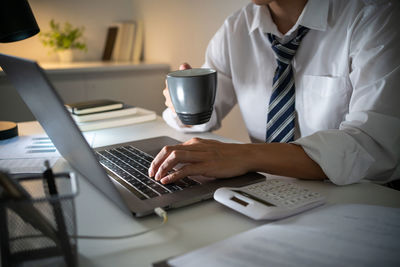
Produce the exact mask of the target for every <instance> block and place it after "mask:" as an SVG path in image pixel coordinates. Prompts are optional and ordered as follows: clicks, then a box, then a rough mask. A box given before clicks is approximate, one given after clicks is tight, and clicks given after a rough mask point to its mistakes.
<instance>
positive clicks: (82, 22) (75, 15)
mask: <svg viewBox="0 0 400 267" xmlns="http://www.w3.org/2000/svg"><path fill="white" fill-rule="evenodd" d="M249 2H250V1H249V0H218V1H215V0H202V1H198V0H113V1H109V0H68V1H64V0H29V3H30V5H31V8H32V10H33V13H34V15H35V17H36V20H37V22H38V24H39V27H40V29H41V32H45V31H48V30H49V28H50V26H49V21H50V20H51V19H54V20H56V21H57V22H60V23H64V22H66V21H68V22H70V23H71V24H73V25H74V26H83V27H84V28H85V31H84V39H85V41H86V44H87V46H88V51H87V52H86V53H85V52H78V53H77V54H76V61H78V62H88V61H90V62H98V61H101V57H102V54H103V49H104V45H105V39H106V34H107V29H108V27H109V26H110V25H112V24H113V23H115V22H118V21H124V20H142V21H143V25H144V63H145V64H151V63H154V64H166V65H168V66H169V70H175V69H177V68H178V67H179V65H180V64H181V63H182V62H188V63H190V64H191V65H192V66H193V67H199V66H201V65H202V64H203V61H204V54H205V51H206V48H207V44H208V42H209V40H210V39H211V38H212V36H213V35H214V33H215V32H216V31H217V30H218V28H219V27H220V26H221V25H222V23H223V21H224V20H225V18H226V17H228V16H229V15H230V14H232V13H233V12H234V11H236V10H238V9H240V8H241V7H243V6H245V5H246V4H247V3H249ZM49 51H50V50H49V49H48V48H46V47H44V46H43V45H42V43H41V42H40V40H39V37H38V36H37V35H36V36H34V37H32V38H29V39H26V40H23V41H20V42H15V43H6V44H0V52H1V53H5V54H10V55H15V56H20V57H25V58H29V59H33V60H37V61H39V63H40V64H42V63H43V64H45V63H49V62H57V61H58V58H57V55H56V54H55V53H49ZM162 66H164V65H162ZM159 69H160V70H159V71H154V72H153V73H152V74H149V73H147V72H146V71H142V72H139V73H135V74H132V73H129V72H126V73H124V71H121V72H120V75H122V76H116V77H114V76H113V77H111V76H110V75H111V74H109V73H108V74H107V73H106V74H107V75H108V77H110V79H111V82H110V81H104V80H102V79H104V77H107V75H105V74H104V73H103V74H102V73H100V74H101V75H99V73H96V74H94V72H90V75H89V74H86V76H85V77H84V78H82V76H79V75H82V74H80V73H79V71H78V70H76V71H73V70H72V71H69V72H68V73H66V72H65V71H64V72H62V71H60V70H59V71H56V70H52V71H51V70H49V75H50V80H51V81H52V82H53V83H54V84H55V87H56V88H57V90H60V91H61V95H62V98H63V99H64V101H65V102H68V101H75V100H79V99H80V97H81V98H82V97H83V98H88V97H89V95H93V92H94V93H95V91H93V90H92V91H91V92H92V93H88V92H90V90H91V89H96V88H95V87H99V88H100V87H101V86H100V84H109V87H111V85H112V84H114V85H112V88H109V89H108V90H112V91H114V93H118V92H119V91H118V90H116V87H118V81H119V80H120V81H122V83H121V87H124V86H126V83H128V84H131V86H132V87H135V90H131V91H130V95H132V96H133V99H135V94H137V95H140V97H138V98H137V99H141V98H142V97H145V98H146V99H147V101H148V100H149V99H150V98H154V101H153V102H152V103H151V104H149V106H148V107H147V108H151V109H153V110H156V111H157V113H158V114H160V113H161V112H162V110H163V109H164V105H163V97H162V89H163V88H164V75H165V74H166V72H167V71H168V70H165V69H163V70H161V69H162V68H159ZM86 73H87V72H86ZM135 75H137V76H140V77H141V78H140V79H139V78H138V79H139V80H137V81H135V80H133V81H131V80H129V81H128V80H127V77H130V76H135ZM146 75H147V76H146ZM151 75H157V78H156V79H154V77H152V76H151ZM145 77H148V79H145ZM74 79H75V80H76V82H74V83H73V82H71V81H72V80H74ZM132 84H133V85H132ZM138 87H140V88H138ZM80 88H81V89H82V88H84V90H89V91H88V92H86V93H84V94H82V92H79V90H80ZM148 88H152V90H151V93H150V89H148ZM0 90H1V91H0V99H1V100H0V102H1V103H0V106H1V107H0V112H1V113H0V114H1V115H0V119H2V120H4V119H9V120H14V121H22V120H29V119H34V118H32V117H29V114H28V113H29V112H27V111H23V110H24V108H26V107H24V104H23V103H22V102H21V100H19V99H18V96H16V95H15V93H14V92H13V91H12V89H9V84H7V81H6V80H5V79H4V75H1V74H0ZM73 90H78V91H73ZM106 90H107V89H106ZM141 91H148V94H145V95H144V96H142V94H143V92H141ZM63 92H64V93H63ZM99 92H101V90H100V89H99ZM99 94H100V93H99ZM121 94H122V95H124V93H123V92H122V93H121ZM105 95H106V96H107V97H112V96H113V95H112V94H105ZM122 95H121V97H122ZM79 96H80V97H79ZM116 98H118V95H116ZM11 100H12V101H11ZM4 102H5V103H4ZM10 102H12V103H14V104H12V105H11V104H10ZM132 102H134V101H132ZM15 103H16V104H15ZM141 103H143V101H141ZM130 104H137V103H130ZM16 106H17V109H18V110H17V111H16V110H15V109H16ZM216 133H217V134H221V135H223V136H226V137H229V138H233V139H238V140H240V141H248V137H247V133H246V130H245V128H244V124H243V121H242V118H241V115H240V112H239V110H238V108H237V107H235V108H234V110H233V111H232V112H231V113H230V114H229V115H228V117H227V118H226V119H225V120H224V121H223V127H222V128H221V129H220V130H218V131H216Z"/></svg>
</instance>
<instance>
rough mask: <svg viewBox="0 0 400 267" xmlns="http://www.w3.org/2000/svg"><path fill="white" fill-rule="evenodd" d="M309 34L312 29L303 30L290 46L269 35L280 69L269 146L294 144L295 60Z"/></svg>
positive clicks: (269, 122) (270, 108)
mask: <svg viewBox="0 0 400 267" xmlns="http://www.w3.org/2000/svg"><path fill="white" fill-rule="evenodd" d="M308 30H309V29H308V28H306V27H303V26H300V27H299V29H298V30H297V35H296V37H295V38H293V39H292V40H291V41H290V42H288V43H286V44H281V43H279V42H278V40H276V37H275V36H274V35H272V34H270V33H269V34H268V39H269V41H270V42H271V46H272V50H273V51H274V52H275V55H276V61H277V62H278V67H277V68H276V71H275V76H274V79H273V83H272V94H271V98H270V100H269V106H268V119H267V134H266V142H267V143H272V142H279V143H287V142H291V141H293V140H294V130H295V119H296V118H295V102H294V100H295V86H294V76H293V70H292V59H293V57H294V55H295V54H296V51H297V48H298V47H299V46H300V42H301V40H302V39H303V37H304V36H305V35H306V33H307V32H308Z"/></svg>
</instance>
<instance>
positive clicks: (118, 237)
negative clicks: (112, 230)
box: [70, 207, 168, 240]
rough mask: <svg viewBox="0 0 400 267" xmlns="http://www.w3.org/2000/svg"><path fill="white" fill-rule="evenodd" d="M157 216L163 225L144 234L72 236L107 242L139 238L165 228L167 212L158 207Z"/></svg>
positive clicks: (156, 209)
mask: <svg viewBox="0 0 400 267" xmlns="http://www.w3.org/2000/svg"><path fill="white" fill-rule="evenodd" d="M154 212H155V214H157V215H158V216H159V217H161V218H162V219H163V221H162V223H161V224H160V225H158V226H156V227H153V228H150V229H148V230H145V231H142V232H138V233H134V234H130V235H120V236H91V235H76V236H70V237H73V238H79V239H106V240H115V239H125V238H131V237H135V236H139V235H144V234H146V233H149V232H151V231H154V230H157V229H159V228H161V227H162V226H164V224H165V223H166V222H167V221H168V216H167V212H166V211H165V210H163V209H162V208H160V207H157V208H155V209H154Z"/></svg>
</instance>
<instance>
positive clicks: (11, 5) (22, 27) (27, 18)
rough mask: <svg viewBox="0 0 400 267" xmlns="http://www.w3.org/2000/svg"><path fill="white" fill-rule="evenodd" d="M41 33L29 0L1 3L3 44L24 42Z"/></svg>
mask: <svg viewBox="0 0 400 267" xmlns="http://www.w3.org/2000/svg"><path fill="white" fill-rule="evenodd" d="M39 31H40V30H39V26H38V25H37V23H36V20H35V17H34V16H33V13H32V9H31V7H30V6H29V3H28V1H27V0H1V1H0V42H1V43H9V42H16V41H19V40H23V39H26V38H29V37H31V36H33V35H35V34H37V33H38V32H39Z"/></svg>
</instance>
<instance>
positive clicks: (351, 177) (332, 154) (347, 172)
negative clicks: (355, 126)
mask: <svg viewBox="0 0 400 267" xmlns="http://www.w3.org/2000/svg"><path fill="white" fill-rule="evenodd" d="M293 144H296V145H300V146H302V148H303V149H304V151H305V152H306V154H307V155H308V156H309V157H310V158H311V159H312V160H314V161H315V162H316V163H318V164H319V166H320V167H321V168H322V170H323V171H324V173H325V175H326V176H327V177H328V178H329V180H331V181H332V182H333V183H334V184H337V185H346V184H352V183H356V182H359V181H360V180H362V179H364V178H366V176H367V175H368V170H369V167H370V166H371V165H372V164H373V163H374V159H373V158H372V157H371V156H370V155H369V153H368V152H367V151H366V150H365V149H364V148H363V147H362V146H360V145H358V144H357V142H356V141H355V140H354V139H353V138H352V137H351V136H350V135H348V134H347V133H345V132H344V131H340V130H327V131H320V132H316V133H314V134H312V135H310V136H306V137H303V138H300V139H298V140H296V141H294V142H293Z"/></svg>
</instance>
